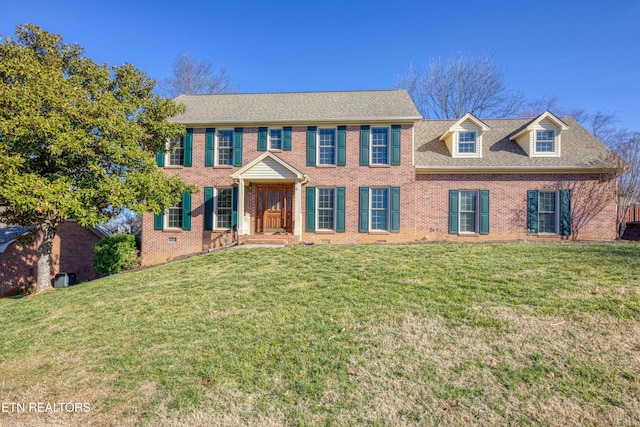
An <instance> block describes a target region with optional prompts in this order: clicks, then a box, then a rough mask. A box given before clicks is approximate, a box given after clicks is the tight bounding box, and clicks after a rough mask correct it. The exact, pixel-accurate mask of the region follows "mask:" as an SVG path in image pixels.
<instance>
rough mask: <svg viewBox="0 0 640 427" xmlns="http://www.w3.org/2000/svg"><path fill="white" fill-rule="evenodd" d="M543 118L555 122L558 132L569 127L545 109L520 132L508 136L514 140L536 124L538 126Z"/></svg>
mask: <svg viewBox="0 0 640 427" xmlns="http://www.w3.org/2000/svg"><path fill="white" fill-rule="evenodd" d="M544 119H548V120H550V121H551V122H552V123H553V124H555V126H556V127H557V128H558V131H559V132H558V133H560V132H562V131H565V130H567V129H569V126H567V124H566V123H565V122H563V121H562V120H560V119H559V118H558V117H556V116H554V115H553V113H551V112H550V111H545V112H544V113H542V114H540V115H539V116H538V117H536V118H535V119H533V120H532V121H531V123H529V125H527V127H525V128H524V129H522V130H521V131H520V132H518V133H517V134H515V135H513V136H512V137H511V138H509V139H510V140H511V141H515V140H516V139H518V138H520V137H521V136H522V135H524V134H526V133H527V132H531V131H532V130H534V129H535V128H536V126H538V125H539V124H540V122H541V121H543V120H544Z"/></svg>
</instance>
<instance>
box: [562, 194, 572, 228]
mask: <svg viewBox="0 0 640 427" xmlns="http://www.w3.org/2000/svg"><path fill="white" fill-rule="evenodd" d="M570 234H571V190H560V235H561V236H568V235H570Z"/></svg>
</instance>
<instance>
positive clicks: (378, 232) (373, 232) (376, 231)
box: [369, 230, 391, 236]
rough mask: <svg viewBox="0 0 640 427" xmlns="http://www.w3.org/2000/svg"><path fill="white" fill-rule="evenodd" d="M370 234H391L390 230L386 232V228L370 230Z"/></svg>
mask: <svg viewBox="0 0 640 427" xmlns="http://www.w3.org/2000/svg"><path fill="white" fill-rule="evenodd" d="M369 234H370V235H375V236H386V235H387V234H391V233H390V232H388V231H387V230H371V231H369Z"/></svg>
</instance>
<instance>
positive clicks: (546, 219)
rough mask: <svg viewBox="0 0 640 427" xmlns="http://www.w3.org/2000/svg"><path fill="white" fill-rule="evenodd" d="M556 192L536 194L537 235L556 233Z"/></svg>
mask: <svg viewBox="0 0 640 427" xmlns="http://www.w3.org/2000/svg"><path fill="white" fill-rule="evenodd" d="M558 204H559V203H558V192H557V191H540V192H539V193H538V233H550V234H557V233H558V218H559V217H558V212H559V210H558Z"/></svg>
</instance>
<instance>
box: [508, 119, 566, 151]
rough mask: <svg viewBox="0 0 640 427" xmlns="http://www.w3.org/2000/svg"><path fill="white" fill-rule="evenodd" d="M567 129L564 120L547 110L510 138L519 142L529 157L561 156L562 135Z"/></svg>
mask: <svg viewBox="0 0 640 427" xmlns="http://www.w3.org/2000/svg"><path fill="white" fill-rule="evenodd" d="M567 129H569V127H568V126H567V125H566V124H565V123H564V122H563V121H562V120H560V119H559V118H557V117H556V116H554V115H553V114H552V113H551V112H549V111H545V112H544V113H542V114H540V115H539V116H538V117H536V118H535V119H534V120H533V121H532V122H531V123H529V125H527V127H525V128H524V129H522V130H521V131H520V132H518V133H516V134H515V135H514V136H512V137H511V138H509V139H510V140H511V141H515V142H517V143H518V145H520V147H522V149H523V150H524V152H525V153H527V155H528V156H529V157H560V153H561V150H560V149H561V138H560V136H561V134H562V132H563V131H565V130H567Z"/></svg>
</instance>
